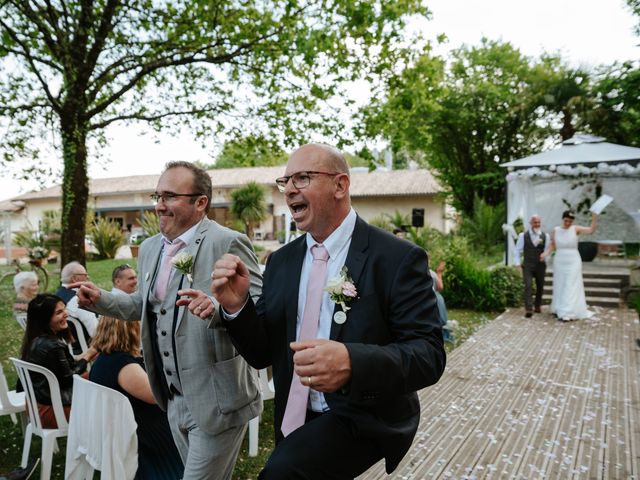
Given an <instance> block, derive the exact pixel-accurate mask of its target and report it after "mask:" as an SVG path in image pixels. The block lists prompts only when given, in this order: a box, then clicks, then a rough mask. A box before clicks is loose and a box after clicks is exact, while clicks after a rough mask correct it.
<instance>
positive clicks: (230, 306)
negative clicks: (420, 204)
mask: <svg viewBox="0 0 640 480" xmlns="http://www.w3.org/2000/svg"><path fill="white" fill-rule="evenodd" d="M276 183H277V184H278V187H279V188H280V190H281V191H282V192H283V193H284V195H285V199H286V202H287V205H288V207H289V209H290V210H291V214H292V217H293V220H294V221H295V222H296V225H297V227H298V229H299V230H302V231H305V232H306V235H304V236H301V237H299V238H297V239H296V240H295V241H293V242H291V243H289V244H287V245H286V246H284V247H282V248H281V249H279V250H278V251H276V252H274V253H273V254H272V255H271V257H270V259H269V263H268V264H267V268H266V270H265V274H264V283H263V290H262V295H261V296H260V298H259V300H258V301H257V303H256V304H254V303H253V301H252V299H251V297H250V296H249V294H248V292H249V284H250V283H249V281H250V276H249V273H248V271H247V269H246V267H245V265H244V264H243V263H242V261H241V260H240V259H239V258H238V257H236V256H233V255H225V256H223V257H222V258H221V259H220V260H218V262H216V264H215V268H214V272H213V274H212V278H213V282H212V287H211V289H212V293H213V294H214V296H215V297H216V298H217V300H218V301H219V302H220V305H221V307H222V309H223V318H225V319H226V321H225V322H224V324H225V325H226V327H227V330H228V331H229V333H230V336H231V338H232V341H233V342H234V344H235V345H236V348H237V349H238V351H239V352H240V353H241V354H242V355H243V356H244V357H245V358H246V359H247V361H248V362H249V363H250V364H251V365H252V366H254V367H255V368H264V367H266V366H268V365H273V374H274V382H275V432H276V442H277V445H276V448H275V450H274V452H273V453H272V455H271V457H270V458H269V460H268V462H267V464H266V465H265V468H264V469H263V471H262V472H261V474H260V478H262V479H288V478H308V479H311V478H314V479H329V478H331V479H334V478H336V479H337V478H339V479H346V478H354V477H355V476H357V475H359V474H360V473H362V472H364V471H365V470H367V468H369V467H370V466H371V465H373V464H374V463H376V462H377V461H378V460H380V459H382V458H385V459H386V468H387V472H392V471H393V470H394V469H395V468H396V466H397V465H398V463H399V462H400V460H401V459H402V457H403V456H404V455H405V454H406V452H407V450H408V449H409V447H410V445H411V442H412V440H413V438H414V436H415V433H416V430H417V428H418V423H419V418H420V405H419V402H418V397H417V394H416V391H417V390H419V389H421V388H424V387H427V386H429V385H432V384H434V383H436V382H437V381H438V379H439V378H440V376H441V375H442V372H443V371H444V367H445V351H444V347H443V341H442V331H441V329H440V325H439V322H438V315H437V307H436V298H435V294H434V292H433V288H432V280H431V276H430V275H429V268H428V265H427V256H426V253H425V251H424V250H423V249H421V248H418V247H416V246H415V245H413V244H411V243H409V242H407V241H405V240H402V239H399V238H397V237H395V236H393V235H391V234H389V233H386V232H384V231H382V230H380V229H377V228H375V227H372V226H369V225H368V224H367V223H366V222H364V221H363V220H362V219H361V218H359V217H358V216H357V215H356V213H355V211H354V210H353V209H352V208H351V201H350V197H349V185H350V177H349V169H348V166H347V163H346V161H345V159H344V157H343V155H342V154H341V153H340V152H339V151H338V150H336V149H335V148H333V147H329V146H327V145H320V144H309V145H305V146H303V147H301V148H300V149H298V150H296V151H295V152H294V153H293V154H292V155H291V157H290V159H289V162H288V164H287V167H286V171H285V176H284V177H281V178H278V179H277V180H276ZM316 249H322V250H323V251H326V252H327V254H328V259H326V256H325V257H324V258H323V259H322V261H323V262H326V273H325V274H323V275H324V276H323V278H322V280H321V282H322V285H326V284H327V282H329V283H330V284H334V285H335V284H336V283H338V285H339V286H340V285H341V286H342V287H344V288H343V290H342V293H343V295H342V296H341V297H340V298H336V297H335V296H332V295H331V294H330V293H329V292H328V291H326V290H325V291H323V292H322V293H320V289H316V291H318V295H317V298H318V299H319V300H318V302H317V303H320V313H319V315H316V316H317V317H319V318H317V320H316V321H315V322H316V323H317V333H315V335H314V336H313V338H300V336H301V333H300V331H301V329H302V327H301V323H306V312H305V307H306V306H307V304H308V303H310V302H311V299H310V298H308V297H314V295H313V294H312V293H310V292H311V290H310V289H309V290H308V288H309V284H310V283H311V282H312V281H313V282H314V283H319V282H318V281H317V280H312V277H315V278H316V279H317V277H318V275H317V274H316V273H314V272H316V270H314V268H315V267H314V266H312V265H314V264H315V262H316V260H318V258H317V257H316V254H315V253H314V250H316ZM343 267H346V272H345V270H344V269H343ZM341 273H342V280H341V281H338V282H335V281H334V279H336V278H340V276H341ZM347 284H349V285H347ZM340 300H343V301H344V302H343V304H341V303H340ZM303 318H304V319H305V321H304V322H303ZM301 387H303V388H307V387H308V389H307V391H308V393H307V394H306V395H308V397H306V396H305V397H304V398H305V401H306V411H304V410H303V412H302V415H301V416H300V422H299V424H298V426H294V428H293V429H291V427H290V426H289V425H290V422H289V420H288V417H289V418H290V414H289V412H290V411H291V410H292V409H293V401H292V398H293V395H290V390H291V392H294V391H296V390H299V389H300V388H301ZM303 408H304V407H303Z"/></svg>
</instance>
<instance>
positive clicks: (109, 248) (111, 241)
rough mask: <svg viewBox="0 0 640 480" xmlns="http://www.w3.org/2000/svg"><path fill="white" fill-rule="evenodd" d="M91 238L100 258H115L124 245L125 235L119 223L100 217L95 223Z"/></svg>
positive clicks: (90, 233)
mask: <svg viewBox="0 0 640 480" xmlns="http://www.w3.org/2000/svg"><path fill="white" fill-rule="evenodd" d="M89 236H90V238H91V240H92V242H93V245H94V246H95V247H96V249H97V250H98V258H113V257H115V256H116V252H117V251H118V248H120V246H121V245H124V241H125V239H124V233H122V229H121V228H120V225H119V224H118V223H117V222H111V221H109V220H107V219H106V218H104V217H100V218H98V219H97V220H95V221H94V222H93V224H92V225H91V230H90V231H89Z"/></svg>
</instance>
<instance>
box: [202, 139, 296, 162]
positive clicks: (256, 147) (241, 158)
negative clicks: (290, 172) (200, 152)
mask: <svg viewBox="0 0 640 480" xmlns="http://www.w3.org/2000/svg"><path fill="white" fill-rule="evenodd" d="M286 162H287V152H285V151H284V150H283V149H282V147H280V146H279V145H278V144H277V143H276V142H275V141H272V140H268V139H267V138H265V137H264V136H263V135H249V136H246V137H243V138H240V139H237V140H230V141H228V142H226V143H225V144H224V147H223V148H222V152H220V155H218V158H217V159H216V163H215V164H213V165H211V166H210V168H236V167H268V166H273V165H282V164H284V163H286Z"/></svg>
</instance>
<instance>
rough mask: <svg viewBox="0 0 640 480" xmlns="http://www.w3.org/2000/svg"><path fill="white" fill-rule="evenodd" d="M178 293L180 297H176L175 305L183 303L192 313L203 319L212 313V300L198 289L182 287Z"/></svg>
mask: <svg viewBox="0 0 640 480" xmlns="http://www.w3.org/2000/svg"><path fill="white" fill-rule="evenodd" d="M178 295H180V299H178V301H177V302H176V305H178V306H179V307H181V306H183V305H185V306H186V307H187V308H188V309H189V311H190V312H191V314H192V315H195V316H196V317H200V318H202V319H203V320H205V319H207V318H209V317H210V316H211V315H213V313H214V311H215V309H216V306H215V304H214V303H213V301H212V300H211V299H210V298H209V297H208V296H207V295H206V294H205V293H204V292H201V291H200V290H195V289H193V288H183V289H182V290H178Z"/></svg>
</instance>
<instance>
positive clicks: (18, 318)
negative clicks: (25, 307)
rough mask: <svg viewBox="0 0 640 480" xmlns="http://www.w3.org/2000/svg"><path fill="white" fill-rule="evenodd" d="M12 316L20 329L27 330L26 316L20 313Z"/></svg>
mask: <svg viewBox="0 0 640 480" xmlns="http://www.w3.org/2000/svg"><path fill="white" fill-rule="evenodd" d="M13 316H14V318H15V319H16V322H18V324H19V325H20V326H21V327H22V329H23V330H26V329H27V314H26V313H24V312H20V313H14V314H13Z"/></svg>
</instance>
